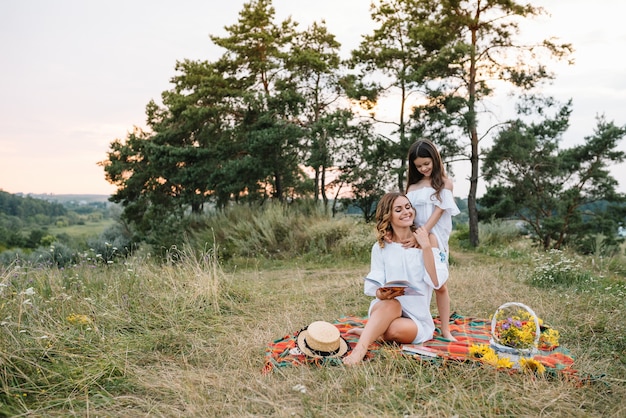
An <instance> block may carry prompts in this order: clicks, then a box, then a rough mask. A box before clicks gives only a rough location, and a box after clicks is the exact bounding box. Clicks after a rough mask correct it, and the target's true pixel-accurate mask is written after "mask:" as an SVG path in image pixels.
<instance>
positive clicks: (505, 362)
mask: <svg viewBox="0 0 626 418" xmlns="http://www.w3.org/2000/svg"><path fill="white" fill-rule="evenodd" d="M496 367H498V369H510V368H511V367H513V362H512V361H511V360H510V359H509V358H507V357H498V363H497V364H496Z"/></svg>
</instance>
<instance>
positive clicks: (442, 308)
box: [435, 284, 456, 341]
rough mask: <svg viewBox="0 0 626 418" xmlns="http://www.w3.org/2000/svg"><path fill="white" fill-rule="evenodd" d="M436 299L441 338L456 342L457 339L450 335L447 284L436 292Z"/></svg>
mask: <svg viewBox="0 0 626 418" xmlns="http://www.w3.org/2000/svg"><path fill="white" fill-rule="evenodd" d="M435 298H436V299H437V310H438V311H439V319H440V320H441V336H442V337H443V338H445V339H446V340H450V341H456V338H454V337H453V336H452V333H450V294H449V293H448V286H447V285H446V284H444V285H443V286H441V287H440V288H439V289H437V290H435Z"/></svg>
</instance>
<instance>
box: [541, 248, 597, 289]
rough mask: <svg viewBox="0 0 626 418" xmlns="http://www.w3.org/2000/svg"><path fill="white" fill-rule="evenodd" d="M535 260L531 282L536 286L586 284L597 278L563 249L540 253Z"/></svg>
mask: <svg viewBox="0 0 626 418" xmlns="http://www.w3.org/2000/svg"><path fill="white" fill-rule="evenodd" d="M533 261H534V265H535V267H534V268H533V270H532V271H531V273H530V282H531V284H534V285H536V286H542V287H552V286H555V285H564V286H573V285H585V284H590V283H592V282H593V281H594V280H595V279H594V278H593V276H592V275H591V273H589V272H588V271H587V270H585V269H584V268H583V265H582V263H581V262H580V261H579V260H577V259H576V258H575V257H573V256H568V255H567V254H566V253H565V252H563V251H561V250H550V251H548V252H544V253H539V254H538V255H537V256H536V257H535V258H534V259H533Z"/></svg>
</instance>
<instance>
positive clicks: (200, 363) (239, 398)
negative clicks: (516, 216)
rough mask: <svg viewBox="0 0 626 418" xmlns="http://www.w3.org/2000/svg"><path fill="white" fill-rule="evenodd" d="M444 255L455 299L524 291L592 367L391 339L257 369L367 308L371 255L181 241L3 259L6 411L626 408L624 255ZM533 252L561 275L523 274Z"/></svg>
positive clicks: (474, 412) (522, 245)
mask: <svg viewBox="0 0 626 418" xmlns="http://www.w3.org/2000/svg"><path fill="white" fill-rule="evenodd" d="M451 253H452V261H453V264H452V266H451V277H450V281H449V288H450V293H451V297H452V309H453V310H454V311H456V312H457V313H458V314H460V315H463V316H474V317H480V318H485V317H489V316H490V315H491V314H492V313H493V312H494V310H495V309H496V308H497V307H498V306H500V305H501V304H502V303H504V302H508V301H518V302H522V303H525V304H526V305H528V306H530V307H532V308H533V309H534V310H535V311H536V312H537V314H538V315H539V316H540V317H541V318H542V319H544V320H545V321H547V322H548V323H549V324H550V325H551V326H552V327H553V328H555V329H557V330H558V331H559V332H560V333H561V341H560V342H561V344H562V346H564V347H566V348H567V349H568V350H570V352H571V354H572V356H573V357H574V358H575V359H576V361H575V368H576V369H577V370H578V371H579V373H580V375H581V376H590V377H594V378H595V379H592V380H591V381H589V382H587V383H584V384H582V385H580V384H579V382H577V381H570V380H567V379H560V378H554V377H548V376H541V375H538V376H535V375H525V374H519V373H516V374H509V373H507V372H504V371H497V370H496V369H494V368H493V367H492V366H487V365H484V366H479V365H478V366H477V365H476V364H467V363H460V362H446V363H443V364H441V363H433V364H430V363H428V362H426V363H422V362H419V361H416V360H415V359H412V358H409V357H403V356H397V355H393V353H392V352H390V351H389V352H383V353H381V354H380V355H378V356H377V357H375V359H374V360H372V361H369V362H367V363H365V364H363V365H361V366H356V367H349V368H346V367H343V366H323V367H316V366H305V365H301V366H293V367H286V368H281V369H277V370H275V371H274V372H272V373H270V374H269V375H264V374H263V373H262V369H263V366H264V360H265V349H266V348H267V347H268V344H269V343H270V342H272V341H274V340H276V339H280V338H282V337H283V336H285V335H286V334H288V333H291V332H294V331H297V330H299V329H301V328H302V327H303V326H306V325H307V324H309V323H311V322H313V321H315V320H326V321H333V320H335V319H337V318H340V317H342V316H345V315H357V316H359V315H360V316H362V315H365V314H366V312H367V306H368V303H369V298H368V297H366V296H364V295H363V288H362V286H363V281H362V280H363V279H362V278H363V277H364V275H365V274H367V271H368V268H369V265H368V263H367V262H365V261H355V260H353V259H349V258H344V257H338V256H333V255H327V256H318V257H310V256H307V255H301V256H293V257H289V260H288V261H287V260H282V261H281V260H277V259H274V260H270V259H264V258H260V257H259V258H232V259H231V260H229V261H228V262H227V263H225V264H221V263H218V262H217V259H216V258H215V253H214V251H213V250H211V251H208V252H206V253H201V254H194V253H193V252H191V251H180V252H176V253H172V254H171V261H172V262H168V263H165V264H160V263H155V262H154V261H153V260H151V259H149V258H138V257H135V258H131V259H127V260H124V261H123V262H122V261H120V262H119V263H114V264H110V265H106V266H104V265H103V266H91V265H87V264H85V265H80V266H77V267H73V268H66V269H63V270H58V269H19V268H17V267H11V268H8V269H6V270H0V272H1V276H0V283H2V285H3V286H2V287H0V291H2V292H3V293H2V296H3V302H2V304H0V316H1V317H2V318H3V324H2V333H1V334H0V364H1V365H2V373H1V374H0V387H1V389H2V390H1V391H0V416H55V417H57V416H58V417H60V416H107V417H128V416H158V417H174V416H185V417H213V416H242V417H269V416H276V417H293V416H296V417H454V416H458V417H502V416H504V417H537V416H569V417H623V416H626V404H625V403H624V399H626V351H625V347H626V342H625V340H624V338H625V335H626V328H625V322H624V321H622V320H621V315H622V314H623V313H624V306H626V283H625V282H624V277H623V276H624V275H623V270H619V269H620V268H621V269H623V268H624V265H623V257H617V258H614V259H607V258H602V257H589V258H584V259H581V258H577V257H575V256H573V255H569V254H559V257H561V258H560V260H558V261H556V262H551V261H549V262H547V261H546V258H545V257H547V255H541V254H537V253H536V252H534V251H533V250H532V249H530V248H529V247H528V241H524V240H521V241H518V242H514V243H511V244H509V245H506V246H498V247H486V248H483V250H482V251H481V252H472V251H466V250H462V249H460V248H458V247H453V248H452V250H451ZM542 257H543V258H542ZM570 259H572V260H575V262H570V261H568V260H570ZM542 260H543V261H542ZM174 261H175V262H174ZM542 263H546V265H547V266H548V270H549V271H550V272H557V273H559V272H560V273H563V274H564V273H566V274H565V276H560V277H561V279H563V280H565V281H566V282H563V283H556V284H554V285H552V286H543V287H538V286H536V285H533V284H532V283H530V282H529V277H530V276H532V275H533V274H535V275H536V272H537V268H538V267H540V266H541V265H542ZM557 265H566V266H567V269H560V270H559V268H558V267H556V266H557ZM94 267H95V268H94ZM570 267H571V269H570ZM550 268H552V270H550ZM533 272H534V273H533ZM581 273H584V274H581ZM546 277H547V276H546ZM432 310H433V312H434V313H436V307H435V306H433V307H432Z"/></svg>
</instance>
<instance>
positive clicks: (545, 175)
mask: <svg viewBox="0 0 626 418" xmlns="http://www.w3.org/2000/svg"><path fill="white" fill-rule="evenodd" d="M544 104H547V106H544ZM553 106H555V105H554V104H553V103H551V102H550V101H547V102H543V103H541V102H539V101H537V100H533V101H532V102H531V106H530V107H525V109H526V110H528V109H530V108H531V107H532V109H534V110H535V112H537V113H538V114H541V115H544V116H543V119H542V120H540V121H535V122H530V123H529V122H525V121H523V120H522V119H516V120H514V121H511V123H510V124H508V125H507V127H506V128H503V129H501V130H499V132H498V134H497V136H496V138H495V141H494V145H493V147H492V148H491V149H490V150H488V152H487V153H486V157H485V164H484V172H485V179H486V180H487V181H488V182H489V184H490V186H489V187H488V188H487V193H486V194H485V195H484V196H483V197H482V198H481V199H480V200H479V202H480V204H481V206H482V207H483V208H482V209H481V217H486V218H489V217H492V216H495V217H499V218H510V217H512V218H515V219H519V220H521V221H523V222H524V223H525V224H526V226H527V229H528V230H530V231H531V232H532V236H533V237H534V238H535V239H536V241H537V243H538V244H539V245H540V246H541V247H542V248H543V249H546V250H547V249H550V248H554V249H560V248H563V247H564V246H565V245H567V244H570V245H573V246H576V247H578V248H579V249H581V248H583V247H588V243H589V241H590V237H591V236H593V237H595V236H596V235H598V234H603V235H604V236H605V237H607V238H608V239H609V242H610V241H612V240H614V239H615V237H616V234H617V230H618V226H619V225H620V224H621V223H623V221H624V217H625V216H626V206H625V205H624V203H626V196H624V195H622V194H620V193H618V192H617V191H616V187H617V184H618V183H617V181H616V180H615V179H614V178H613V177H612V176H611V175H610V174H609V170H608V169H609V167H610V166H611V165H613V164H616V163H620V162H622V161H624V158H625V153H624V152H622V151H619V150H617V146H618V145H619V141H620V140H622V139H623V137H624V136H626V127H619V126H616V125H615V124H614V123H613V122H607V121H606V120H605V119H604V118H602V117H600V118H598V123H597V127H596V129H595V133H594V134H593V135H592V136H588V137H585V139H584V143H583V144H581V145H578V146H575V147H572V148H569V149H561V148H560V147H559V145H560V141H561V138H562V134H563V132H564V131H565V130H566V129H567V126H568V123H569V117H570V114H571V103H568V104H566V105H564V106H561V107H560V108H559V109H557V111H556V112H555V114H554V115H553V116H548V112H549V110H550V108H551V107H553ZM600 202H602V203H603V207H600V206H597V205H598V203H600ZM590 205H596V206H595V210H593V211H589V210H586V209H585V208H586V207H589V206H590ZM594 240H595V238H594Z"/></svg>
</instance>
